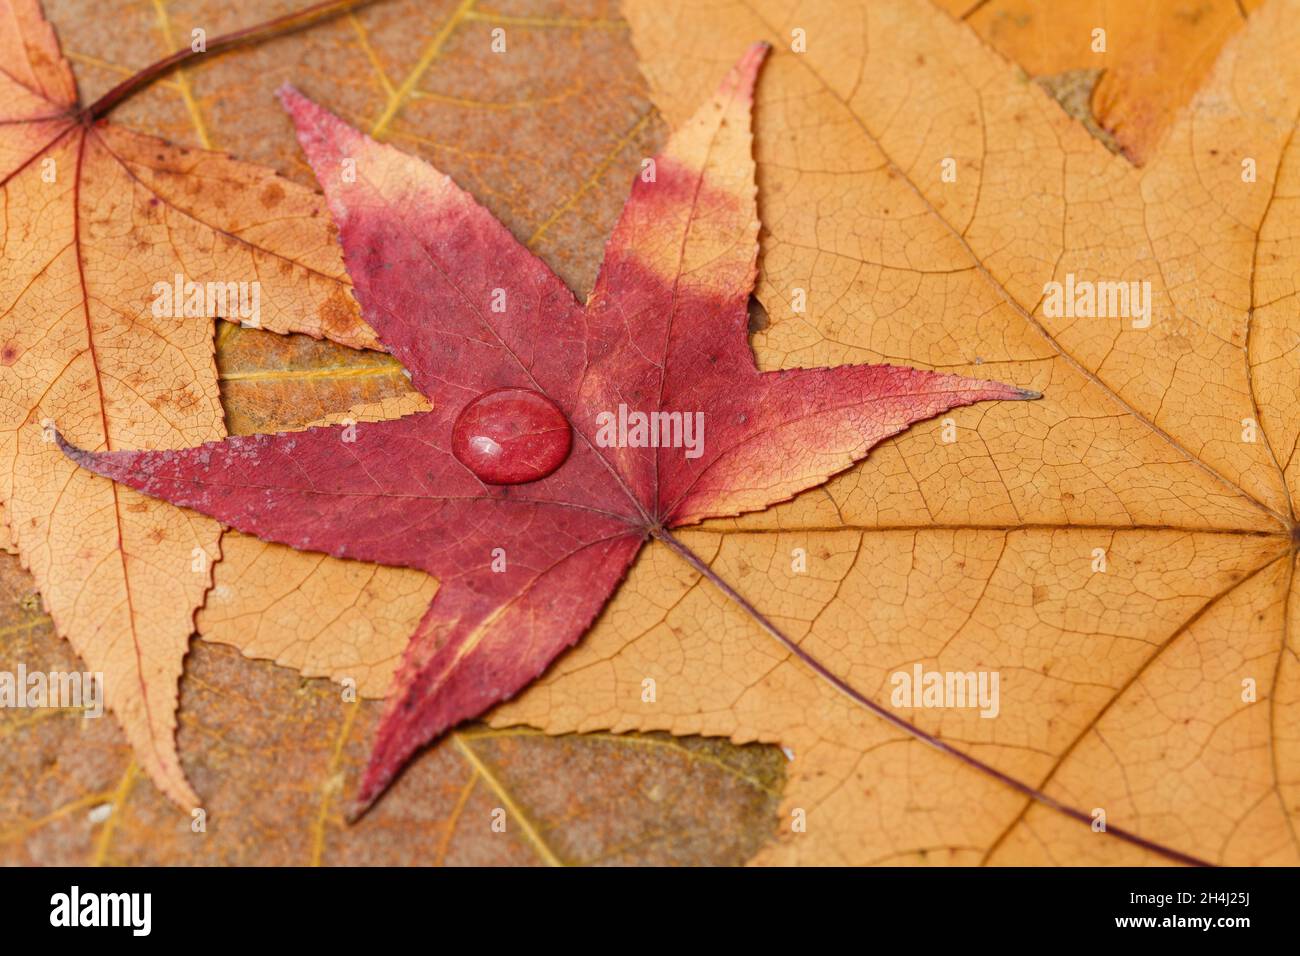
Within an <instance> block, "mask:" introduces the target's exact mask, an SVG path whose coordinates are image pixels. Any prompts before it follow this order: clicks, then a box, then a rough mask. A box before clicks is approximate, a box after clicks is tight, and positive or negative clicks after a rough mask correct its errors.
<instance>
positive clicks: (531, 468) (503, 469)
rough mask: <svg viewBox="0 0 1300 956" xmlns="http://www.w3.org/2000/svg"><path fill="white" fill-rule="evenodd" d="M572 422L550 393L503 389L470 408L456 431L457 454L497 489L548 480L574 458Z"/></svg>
mask: <svg viewBox="0 0 1300 956" xmlns="http://www.w3.org/2000/svg"><path fill="white" fill-rule="evenodd" d="M572 442H573V433H572V431H571V429H570V428H569V422H568V419H566V418H565V417H564V413H563V412H561V411H560V410H559V408H557V407H556V406H555V403H554V402H552V401H551V400H550V399H549V398H547V397H546V396H545V395H542V394H541V393H540V392H534V391H532V390H530V389H526V388H499V389H496V390H495V391H491V392H485V393H483V394H482V395H480V396H479V397H478V398H476V399H474V401H472V402H470V403H469V404H468V405H466V406H465V407H464V408H463V409H462V410H461V413H460V415H459V416H457V418H456V424H455V425H454V426H453V427H452V431H451V453H452V454H453V455H455V456H456V460H457V461H459V462H460V463H461V464H462V465H464V466H465V467H466V468H468V469H469V470H470V471H472V472H474V474H475V476H477V477H478V478H479V480H480V481H485V482H487V483H488V484H492V485H518V484H523V483H524V482H527V481H537V480H538V479H539V478H545V477H546V476H547V475H549V474H550V473H551V472H553V471H555V469H556V468H559V467H560V465H562V464H563V463H564V460H565V459H566V458H568V457H569V448H570V446H571V445H572Z"/></svg>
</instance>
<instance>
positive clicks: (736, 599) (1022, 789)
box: [652, 528, 1211, 866]
mask: <svg viewBox="0 0 1300 956" xmlns="http://www.w3.org/2000/svg"><path fill="white" fill-rule="evenodd" d="M652 534H653V535H654V537H655V538H657V539H658V540H660V541H662V542H663V543H664V544H666V545H668V547H670V548H671V549H672V550H673V551H675V552H676V553H677V555H678V556H679V557H680V558H681V559H682V560H683V561H685V562H686V563H687V564H689V565H690V566H691V567H692V568H694V569H695V570H696V571H698V572H699V573H700V575H701V576H702V577H704V578H706V579H707V580H709V581H711V582H712V583H713V584H714V586H715V587H717V588H718V590H720V591H721V592H722V593H723V594H725V595H726V596H727V597H728V598H729V599H730V600H731V601H732V603H734V604H735V605H736V606H737V607H739V608H740V609H741V610H742V611H744V612H745V613H746V614H748V615H749V616H750V617H751V618H753V619H754V621H755V622H756V623H757V624H758V626H759V627H761V628H762V629H763V630H764V631H766V632H767V633H768V634H770V635H771V636H772V637H774V638H775V639H776V640H777V642H778V643H779V644H781V646H782V647H784V648H785V649H786V650H788V651H789V652H790V653H791V654H793V655H794V656H795V657H796V658H798V659H799V660H800V661H802V662H803V663H804V664H805V665H807V666H808V668H809V669H811V670H812V671H813V672H814V673H816V674H817V675H818V676H819V677H821V678H822V679H823V680H825V681H826V682H827V683H828V684H830V685H831V686H832V687H834V688H835V689H836V690H838V691H839V692H840V693H842V694H844V695H845V696H846V697H848V698H849V699H850V700H852V701H853V702H854V703H855V704H858V705H860V706H862V707H865V708H866V709H867V710H869V711H871V712H872V713H873V714H875V715H876V716H877V717H879V718H880V719H881V720H884V721H886V722H887V723H889V724H892V725H893V726H894V727H897V728H898V729H899V730H901V731H903V732H904V733H906V734H909V735H910V736H912V737H915V738H916V739H917V740H919V741H921V742H922V743H923V744H927V745H929V746H931V747H933V748H934V749H935V750H938V751H940V752H941V753H945V754H947V755H948V756H950V757H956V758H957V759H958V760H960V761H961V762H962V763H964V764H966V766H968V767H971V768H973V769H975V770H979V771H982V772H983V773H986V774H988V775H989V776H990V777H993V778H994V779H995V780H997V781H999V782H1000V783H1003V784H1005V785H1006V786H1008V787H1010V788H1011V789H1012V790H1015V791H1016V792H1018V793H1020V794H1022V795H1024V796H1026V797H1028V798H1029V799H1031V800H1034V801H1036V802H1038V803H1041V804H1042V805H1043V806H1045V807H1048V808H1050V809H1052V810H1055V811H1057V812H1058V813H1063V814H1065V815H1066V816H1067V817H1069V818H1070V819H1072V820H1077V821H1078V822H1080V823H1082V824H1084V825H1085V826H1091V825H1092V817H1090V816H1089V815H1088V814H1086V813H1084V812H1083V811H1082V810H1077V809H1075V808H1074V807H1071V806H1067V805H1066V804H1064V803H1061V801H1059V800H1057V799H1055V798H1053V797H1050V796H1048V795H1047V794H1045V793H1043V792H1042V791H1041V790H1037V789H1035V788H1034V787H1031V786H1029V784H1027V783H1023V782H1022V781H1020V780H1017V779H1016V778H1015V777H1011V776H1008V775H1007V774H1005V773H1003V772H1002V771H1001V770H998V769H997V768H996V767H994V766H992V765H991V764H987V763H985V762H984V761H982V760H980V759H979V758H977V757H972V756H971V755H970V754H968V753H966V752H964V751H961V750H958V749H957V748H956V747H954V746H952V745H951V744H949V743H947V742H946V741H943V740H940V739H939V738H937V737H934V736H932V735H930V734H928V733H926V732H925V731H924V730H922V729H921V728H920V727H917V726H916V725H915V724H912V723H909V722H908V721H906V720H904V719H903V718H902V717H900V716H898V714H895V713H893V712H892V711H890V710H887V709H886V708H884V707H882V706H881V705H880V704H878V703H876V702H875V701H874V700H872V699H871V698H869V697H867V696H866V695H864V694H863V693H861V692H860V691H858V690H855V689H854V688H853V687H852V686H851V685H849V684H848V683H846V682H845V681H844V680H843V679H842V678H840V677H838V676H837V675H836V674H835V673H834V672H833V671H831V670H830V668H828V667H827V666H826V665H825V664H823V663H822V662H821V661H819V660H817V658H815V657H813V656H812V655H811V654H809V653H808V652H807V651H806V650H804V649H803V648H802V647H800V646H799V644H798V643H797V642H796V641H794V640H793V639H792V638H790V637H788V636H786V635H785V634H783V633H782V632H781V630H780V629H779V628H778V627H777V626H776V625H775V624H773V623H772V622H771V621H769V620H768V619H767V618H766V617H764V615H763V613H762V612H761V611H759V610H758V608H756V607H754V605H753V604H751V603H750V602H749V601H748V600H747V599H746V598H745V597H744V596H742V595H741V594H740V593H739V592H737V591H736V589H735V588H733V587H732V586H731V585H730V584H728V583H727V582H726V581H725V580H723V579H722V578H721V577H719V575H718V573H717V572H716V571H714V570H713V568H711V567H709V565H708V564H706V563H705V562H704V560H703V559H702V558H701V557H700V556H699V555H697V554H696V553H695V552H694V551H692V550H691V549H690V548H688V547H686V545H684V544H682V542H681V541H679V540H678V539H677V538H675V537H674V536H673V534H672V533H671V532H670V531H668V530H667V529H666V528H656V529H655V530H654V531H653V532H652ZM1105 832H1106V833H1108V834H1110V835H1111V836H1116V837H1119V838H1120V839H1121V840H1126V841H1127V842H1129V843H1132V844H1133V845H1135V846H1139V847H1141V848H1142V849H1144V850H1149V851H1151V852H1152V853H1158V854H1159V855H1160V856H1163V857H1166V858H1167V859H1170V860H1174V861H1176V862H1178V863H1184V864H1187V865H1188V866H1210V865H1211V864H1209V863H1207V862H1206V861H1204V860H1201V859H1199V858H1197V857H1194V856H1192V855H1190V854H1188V853H1182V852H1180V851H1178V850H1175V849H1172V848H1171V847H1167V846H1162V845H1161V844H1159V843H1155V842H1153V841H1151V840H1148V839H1146V838H1144V837H1141V836H1138V835H1137V834H1136V833H1131V832H1129V831H1128V830H1124V829H1122V828H1120V827H1116V826H1110V825H1107V827H1106V831H1105Z"/></svg>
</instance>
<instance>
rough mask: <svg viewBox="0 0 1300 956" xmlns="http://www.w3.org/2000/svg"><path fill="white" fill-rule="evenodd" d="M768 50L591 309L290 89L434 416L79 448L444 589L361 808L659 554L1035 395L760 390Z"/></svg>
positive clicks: (654, 186)
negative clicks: (763, 92)
mask: <svg viewBox="0 0 1300 956" xmlns="http://www.w3.org/2000/svg"><path fill="white" fill-rule="evenodd" d="M765 53H766V47H765V46H763V45H757V46H755V47H753V48H751V49H750V50H749V51H748V52H747V53H746V54H745V56H744V58H743V59H742V61H741V62H740V64H739V65H737V67H736V68H735V69H734V70H733V71H732V72H731V73H730V74H729V75H728V76H727V78H726V79H725V80H724V81H723V83H722V86H721V87H720V88H719V90H718V92H717V94H716V95H715V96H714V97H713V98H712V100H711V101H710V102H708V103H707V104H706V105H705V106H703V107H702V108H701V109H700V110H699V112H697V113H696V114H695V115H694V117H693V118H692V119H691V120H689V121H688V122H687V123H685V124H683V126H682V128H681V130H680V131H679V132H678V133H676V134H675V135H674V136H673V138H672V139H670V141H669V143H668V146H667V148H666V149H665V151H664V152H663V153H661V154H660V155H659V156H657V157H655V159H654V160H652V164H653V165H652V169H653V172H652V173H647V174H646V175H643V176H642V177H640V178H639V179H638V180H637V183H636V185H635V186H634V188H633V191H632V195H631V197H630V198H629V200H628V203H627V206H626V207H625V209H624V212H623V215H622V217H621V218H620V220H619V223H618V225H617V226H616V227H615V229H614V232H613V235H612V236H611V238H610V241H609V244H608V246H607V247H606V252H605V261H604V265H603V267H602V270H601V273H600V276H599V277H598V278H597V280H596V287H595V290H594V291H593V293H592V295H591V298H590V299H589V300H588V302H587V305H586V307H585V308H583V307H581V306H579V305H578V303H577V302H576V301H574V299H573V296H572V294H571V293H570V292H569V290H568V289H566V288H565V287H564V285H563V283H562V282H560V280H559V279H557V278H556V277H555V276H554V275H553V274H552V273H551V272H550V270H549V269H547V268H546V266H545V265H544V264H543V263H541V262H540V261H539V260H538V259H536V258H535V257H534V256H533V255H532V254H531V253H529V252H528V251H527V250H526V249H524V248H523V247H522V246H520V245H519V244H518V243H517V242H516V241H515V239H514V238H513V237H512V236H511V235H510V233H509V232H508V231H507V230H506V229H505V228H504V227H503V226H501V225H500V224H499V223H498V222H497V221H496V220H494V219H492V217H491V215H490V214H489V213H488V212H487V211H486V210H484V209H483V208H482V207H481V206H479V205H477V204H476V203H475V202H474V200H473V199H472V198H471V197H469V196H468V195H467V194H466V193H464V192H463V191H462V190H460V189H459V188H458V187H457V186H456V185H455V184H453V183H452V182H451V180H450V179H449V177H447V176H445V175H443V174H440V173H439V172H438V171H437V170H435V169H433V168H432V167H431V166H429V165H428V164H426V163H422V162H420V161H418V160H416V159H413V158H412V157H409V156H406V155H404V154H402V153H400V152H398V151H397V150H395V149H393V148H392V147H388V146H383V145H381V144H378V143H375V142H374V141H373V140H369V139H366V138H365V137H364V136H363V135H362V134H361V133H359V132H358V131H356V130H354V129H352V128H351V127H348V126H347V125H346V124H344V123H342V122H341V121H339V120H338V119H337V118H336V117H334V116H332V115H330V114H329V113H327V112H325V111H324V110H322V109H321V108H320V107H318V106H316V105H315V104H313V103H311V102H310V101H309V100H306V99H305V98H303V97H302V96H301V95H300V94H298V93H296V92H295V91H293V90H286V91H285V92H284V93H283V94H282V95H283V99H284V101H285V106H286V108H287V109H288V110H289V112H290V113H291V115H292V116H293V118H294V121H295V123H296V124H297V127H298V136H299V139H300V140H301V142H302V144H303V148H304V149H305V151H306V153H307V156H308V159H309V160H310V161H311V163H312V166H313V168H314V169H315V170H316V173H317V176H318V177H319V178H320V180H321V183H322V185H323V186H324V188H325V193H326V197H327V198H328V200H329V202H330V208H331V211H332V213H333V215H334V218H335V219H336V221H337V222H338V225H339V238H340V241H341V243H342V245H343V250H344V256H345V260H346V262H347V263H348V268H349V272H350V274H351V275H352V278H353V282H354V285H355V289H356V295H357V298H358V301H360V302H361V304H362V310H363V313H364V314H365V316H366V318H367V319H368V321H369V322H370V324H371V325H372V326H373V327H374V328H375V330H376V332H377V333H378V335H379V337H380V340H381V341H382V342H383V344H384V345H385V347H387V348H388V350H389V351H390V352H392V354H393V355H394V356H396V357H397V358H398V359H399V360H400V361H401V362H402V364H403V366H405V367H406V368H407V369H408V370H409V371H410V372H411V376H412V382H413V384H414V385H415V387H416V388H417V389H419V390H420V391H421V392H423V393H424V394H425V396H426V397H427V398H428V399H429V401H430V404H431V405H432V410H431V411H429V412H424V413H417V414H413V415H409V416H407V417H405V418H401V419H398V420H394V421H385V422H379V423H374V424H366V425H357V424H355V423H347V424H339V425H334V426H332V427H329V428H314V429H310V430H308V431H306V432H292V433H287V434H282V435H277V436H268V435H253V436H248V437H236V438H230V439H227V440H226V441H224V442H221V443H209V444H205V445H201V446H198V447H196V448H192V449H185V450H181V451H156V452H155V451H104V452H87V451H83V450H81V449H77V448H73V447H70V446H66V445H65V446H64V447H65V450H66V451H67V452H68V454H69V455H70V457H72V458H73V459H74V460H75V461H77V462H78V463H80V464H82V465H83V466H85V467H86V468H89V469H90V470H92V471H94V472H96V473H98V474H101V475H104V476H106V477H109V478H112V479H114V480H115V481H119V482H123V483H125V484H128V485H130V486H131V487H133V488H136V489H138V490H140V491H143V492H145V493H146V494H149V495H151V496H154V497H159V498H163V499H166V500H168V501H171V502H172V503H174V504H178V505H183V506H185V507H187V508H193V509H195V510H198V511H202V512H204V513H206V514H209V515H212V516H213V517H215V518H217V519H219V520H220V521H221V522H222V523H223V524H226V525H230V526H232V527H234V528H237V529H238V530H240V531H244V532H248V533H252V534H256V535H257V536H258V537H260V538H263V539H266V540H270V541H275V542H280V543H283V544H289V545H292V546H293V547H294V548H296V549H298V550H304V551H319V552H325V553H327V554H331V555H333V556H335V557H346V558H355V559H359V560H362V561H374V562H378V563H381V564H386V565H392V566H398V567H411V568H417V569H420V570H423V571H426V572H428V573H429V574H432V575H434V576H436V577H437V578H438V581H439V588H438V591H437V594H436V595H435V597H434V599H433V602H432V603H431V604H430V605H429V609H428V611H427V612H426V613H425V615H424V617H423V619H422V620H421V622H420V624H419V626H418V628H417V629H416V631H415V633H414V634H413V635H412V636H411V639H410V643H409V645H408V647H407V649H406V650H405V652H404V658H403V663H402V665H401V668H400V670H399V672H398V677H397V683H396V685H395V687H394V689H393V691H392V694H391V698H390V702H389V705H388V711H387V716H386V717H385V720H384V723H383V725H382V726H381V728H380V730H379V734H378V739H377V741H376V743H375V750H374V754H373V755H372V757H371V762H370V766H369V768H368V769H367V773H366V776H365V779H364V780H363V781H362V783H361V789H360V793H359V795H358V797H357V801H358V804H359V805H360V806H363V807H364V806H366V805H368V804H369V803H370V802H371V801H373V800H374V798H375V797H376V796H377V795H378V794H379V793H380V792H381V791H382V790H383V789H384V788H385V787H386V786H387V785H388V783H389V782H390V781H391V780H392V778H393V777H394V776H395V775H396V773H397V772H398V770H400V769H401V767H402V766H404V765H405V763H406V761H407V760H408V759H409V758H410V756H411V755H412V754H413V753H414V752H415V751H416V750H417V749H418V748H420V747H422V746H423V745H425V744H427V743H429V742H430V741H431V740H434V739H436V738H437V737H438V736H440V735H441V734H442V733H443V732H444V731H445V730H447V729H448V728H450V727H453V726H455V725H456V724H458V723H460V722H461V721H463V720H465V719H467V718H472V717H477V716H478V715H479V714H481V713H483V712H484V711H485V710H487V709H488V708H489V707H490V706H492V705H493V704H495V703H497V702H499V701H500V700H502V699H505V698H508V697H512V696H514V695H515V694H516V693H517V692H518V691H519V690H521V689H522V688H523V687H524V686H526V685H527V684H528V683H529V682H531V681H532V680H533V679H534V678H536V677H537V676H538V675H539V674H540V673H541V672H542V671H543V670H544V669H545V668H546V667H547V666H548V665H549V664H550V663H551V661H552V660H553V659H554V658H555V657H556V656H557V655H558V654H559V653H560V652H561V651H562V650H564V649H566V648H568V647H569V646H571V645H572V644H573V643H574V642H575V641H576V640H577V639H578V638H579V637H580V636H581V635H582V633H583V632H584V631H585V630H586V629H587V627H588V626H589V625H590V623H591V621H592V620H593V619H594V618H595V616H596V614H597V613H598V612H599V611H600V609H601V608H602V607H603V606H604V604H605V602H606V600H608V598H609V596H610V594H612V593H613V591H614V588H615V587H616V586H617V585H618V583H619V582H620V581H621V580H622V578H623V575H624V573H625V572H626V570H627V568H628V566H629V565H630V564H631V562H632V559H633V558H634V557H635V556H636V553H637V551H638V550H639V549H640V547H641V545H642V544H643V543H644V542H645V541H646V540H647V539H648V538H649V537H651V536H654V537H658V538H663V539H664V540H667V541H669V542H673V541H675V539H673V538H672V537H671V536H669V535H667V531H666V529H668V528H673V527H680V526H683V525H689V524H695V523H698V522H699V521H701V520H703V519H705V518H709V517H715V516H723V515H735V514H740V513H742V512H746V511H754V510H758V509H761V508H764V507H766V506H767V505H769V504H772V503H773V502H777V501H782V500H786V499H789V498H791V497H793V496H794V495H796V494H797V493H798V492H800V491H803V490H805V489H806V488H809V487H812V486H814V485H818V484H820V483H822V482H823V481H825V480H826V478H827V477H829V476H830V475H832V474H835V473H836V472H839V471H843V470H844V469H845V468H847V467H848V466H849V465H851V464H853V462H854V461H856V460H858V459H860V458H862V457H864V456H865V455H866V453H867V450H868V449H870V448H871V447H872V446H873V445H875V444H876V443H878V442H879V441H881V440H883V439H884V438H887V437H890V436H891V435H894V434H897V433H898V432H900V431H902V430H903V429H905V428H906V427H907V426H908V424H910V423H911V422H913V421H917V420H919V419H924V418H931V417H933V416H935V415H937V414H939V413H941V412H945V411H947V410H949V409H951V408H954V407H956V406H959V405H967V404H970V403H972V402H977V401H983V400H988V399H1021V398H1025V397H1030V396H1031V393H1026V392H1024V391H1022V390H1020V389H1017V388H1014V387H1010V386H1004V385H998V384H996V383H991V382H984V381H980V380H977V379H971V378H960V377H957V376H952V375H940V374H935V373H929V372H918V371H916V370H913V369H909V368H904V367H900V366H889V365H877V366H843V367H840V368H833V369H799V370H789V371H774V372H767V373H760V372H758V371H757V370H755V369H754V367H753V358H752V354H751V352H750V349H749V343H748V339H747V336H746V328H747V324H748V304H749V296H750V290H751V288H752V286H753V282H754V275H755V268H756V267H755V260H756V257H757V254H758V244H757V233H758V222H757V219H756V217H755V208H754V187H753V185H752V178H753V160H752V158H751V156H750V153H751V149H750V143H751V137H750V133H749V114H750V109H751V105H752V89H753V84H754V81H755V78H756V76H757V73H758V68H759V64H760V63H761V61H762V58H763V56H764V55H765ZM349 164H350V165H349ZM651 414H654V415H658V414H671V415H675V416H677V423H676V430H675V431H674V430H672V426H669V427H667V428H665V429H663V431H662V435H661V434H660V431H659V426H658V425H655V426H653V429H652V431H653V439H654V441H653V443H652V442H651V435H649V434H646V435H643V436H642V438H641V439H640V440H639V441H638V440H637V439H636V438H635V437H634V436H633V437H632V438H628V437H626V436H624V437H621V438H620V437H619V436H617V435H614V434H612V432H613V428H610V432H611V434H608V435H605V434H604V430H605V428H607V427H609V423H608V422H607V423H605V424H602V416H608V418H609V419H610V420H611V421H612V420H614V419H617V420H618V421H619V423H620V424H619V425H618V426H617V427H618V428H620V429H624V430H626V428H627V426H626V421H627V420H628V419H629V418H630V417H631V416H635V415H641V416H643V417H648V416H649V415H651ZM467 415H468V416H469V418H467V417H466V416H467ZM692 426H694V428H693V429H692ZM642 428H643V430H644V428H645V426H644V425H643V426H642ZM705 429H707V430H708V431H707V433H706V432H705V431H704V430H705ZM570 430H572V432H573V434H572V435H570ZM692 430H694V437H693V438H692V436H691V432H692ZM462 432H464V434H462ZM661 437H662V438H663V439H664V445H663V446H660V444H659V440H660V438H661ZM669 440H674V441H676V442H677V444H676V445H675V446H670V445H668V444H667V442H668V441H669Z"/></svg>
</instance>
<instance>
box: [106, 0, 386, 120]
mask: <svg viewBox="0 0 1300 956" xmlns="http://www.w3.org/2000/svg"><path fill="white" fill-rule="evenodd" d="M373 2H374V0H324V2H323V3H316V4H313V5H312V6H310V7H304V8H303V9H302V10H298V11H297V12H295V13H286V14H285V15H284V16H280V17H275V18H274V19H272V20H267V21H265V22H264V23H259V24H256V25H255V26H251V27H245V28H244V29H242V30H236V31H234V32H233V33H226V34H223V35H222V36H219V37H217V38H216V39H215V40H209V41H208V42H207V44H206V49H204V50H203V51H197V50H194V49H192V48H190V47H185V48H182V49H180V50H177V51H176V52H175V53H173V54H171V55H170V56H166V57H163V58H162V59H161V60H159V61H158V62H156V63H153V64H151V65H149V66H146V67H145V68H144V69H143V70H140V71H139V72H138V73H135V74H132V75H131V76H129V77H127V78H126V79H125V80H123V81H122V82H121V83H119V84H117V86H115V87H113V88H112V89H111V90H109V91H108V92H107V93H105V94H104V95H103V96H101V97H100V98H99V99H97V100H95V102H93V103H91V104H90V105H89V106H87V107H84V108H83V109H82V110H81V113H80V115H81V118H82V119H83V120H84V121H86V122H92V121H94V120H97V119H101V118H102V117H103V116H104V115H105V114H106V113H108V111H109V110H111V109H113V108H114V107H116V106H118V105H120V104H121V103H122V102H123V101H124V100H126V99H128V98H130V97H132V96H134V95H135V94H136V93H138V92H139V91H140V90H142V89H144V88H145V87H146V86H148V85H149V84H151V83H153V82H154V80H157V79H159V78H160V77H163V76H166V75H167V74H168V73H170V72H172V71H173V70H175V69H178V68H179V67H181V66H184V65H185V64H186V63H188V62H189V61H190V60H193V59H196V58H197V57H200V56H208V55H211V54H214V53H222V52H224V51H226V50H229V49H232V48H233V47H237V46H251V45H253V44H256V43H261V42H262V41H263V40H269V39H271V38H273V37H279V36H284V35H285V34H287V33H292V32H294V31H295V30H301V29H303V28H304V27H308V26H312V25H313V24H316V23H319V22H320V21H322V20H326V19H329V18H331V17H334V16H337V15H338V14H340V13H349V12H351V11H352V10H355V9H356V8H357V7H361V6H365V5H367V4H369V3H373Z"/></svg>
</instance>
